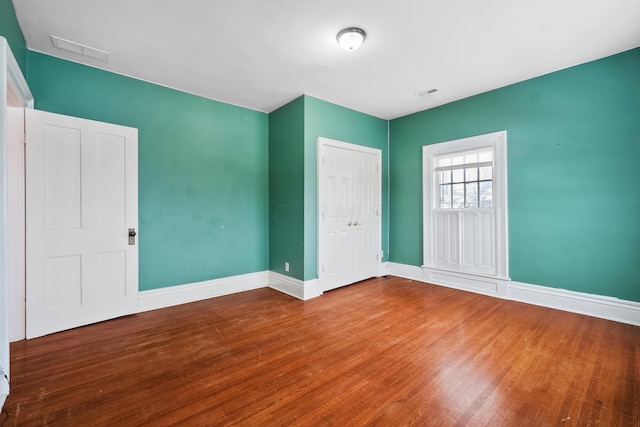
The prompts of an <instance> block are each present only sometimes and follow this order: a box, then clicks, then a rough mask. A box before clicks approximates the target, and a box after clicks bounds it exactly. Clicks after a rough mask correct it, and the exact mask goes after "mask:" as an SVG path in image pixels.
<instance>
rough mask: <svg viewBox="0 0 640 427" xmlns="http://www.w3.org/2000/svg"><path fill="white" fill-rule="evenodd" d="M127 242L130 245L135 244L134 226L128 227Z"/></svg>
mask: <svg viewBox="0 0 640 427" xmlns="http://www.w3.org/2000/svg"><path fill="white" fill-rule="evenodd" d="M129 244H130V245H135V244H136V229H135V228H130V229H129Z"/></svg>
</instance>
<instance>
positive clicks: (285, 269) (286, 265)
mask: <svg viewBox="0 0 640 427" xmlns="http://www.w3.org/2000/svg"><path fill="white" fill-rule="evenodd" d="M284 271H286V272H288V271H289V263H288V262H285V263H284Z"/></svg>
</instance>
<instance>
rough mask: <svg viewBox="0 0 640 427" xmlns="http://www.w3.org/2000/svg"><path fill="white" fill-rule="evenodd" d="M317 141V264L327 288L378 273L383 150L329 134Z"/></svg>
mask: <svg viewBox="0 0 640 427" xmlns="http://www.w3.org/2000/svg"><path fill="white" fill-rule="evenodd" d="M318 143H319V154H318V155H319V176H318V183H319V189H318V212H319V224H318V230H319V235H318V244H319V250H318V254H319V260H318V269H319V279H320V286H321V288H322V290H323V291H328V290H331V289H335V288H337V287H340V286H344V285H348V284H351V283H354V282H358V281H360V280H364V279H368V278H370V277H375V276H376V275H377V273H378V265H379V263H380V258H379V256H380V246H381V243H380V235H381V230H380V228H381V222H380V201H381V173H380V165H381V152H380V150H375V149H372V148H368V147H360V146H357V145H353V144H347V143H341V142H339V141H333V140H328V139H325V138H320V139H319V142H318Z"/></svg>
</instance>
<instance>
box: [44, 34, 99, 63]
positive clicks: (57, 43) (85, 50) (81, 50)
mask: <svg viewBox="0 0 640 427" xmlns="http://www.w3.org/2000/svg"><path fill="white" fill-rule="evenodd" d="M51 43H53V46H54V47H57V48H58V49H62V50H66V51H68V52H73V53H77V54H78V55H82V56H86V57H87V58H93V59H99V60H100V61H105V62H109V52H105V51H104V50H100V49H96V48H93V47H89V46H85V45H83V44H80V43H76V42H72V41H69V40H65V39H61V38H60V37H56V36H51Z"/></svg>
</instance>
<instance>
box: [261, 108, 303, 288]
mask: <svg viewBox="0 0 640 427" xmlns="http://www.w3.org/2000/svg"><path fill="white" fill-rule="evenodd" d="M304 192H305V189H304V97H303V96H301V97H299V98H297V99H296V100H294V101H292V102H290V103H288V104H287V105H285V106H283V107H281V108H279V109H278V110H276V111H273V112H272V113H270V114H269V270H271V271H275V272H277V273H281V274H285V275H289V276H291V277H294V278H296V279H299V280H303V278H304ZM285 262H288V263H289V267H290V269H289V272H285V271H284V263H285Z"/></svg>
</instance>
